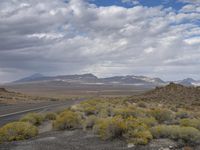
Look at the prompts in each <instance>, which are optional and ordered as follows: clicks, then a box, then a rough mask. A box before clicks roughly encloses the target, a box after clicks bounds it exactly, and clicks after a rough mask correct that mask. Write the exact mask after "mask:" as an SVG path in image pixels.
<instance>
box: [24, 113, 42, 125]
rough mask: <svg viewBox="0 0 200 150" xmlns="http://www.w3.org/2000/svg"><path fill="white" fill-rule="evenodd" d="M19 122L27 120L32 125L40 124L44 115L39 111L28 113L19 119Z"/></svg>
mask: <svg viewBox="0 0 200 150" xmlns="http://www.w3.org/2000/svg"><path fill="white" fill-rule="evenodd" d="M20 121H21V122H29V123H31V124H33V125H40V124H41V123H42V122H43V121H44V116H43V115H42V114H39V113H29V114H27V115H25V116H24V117H22V118H21V119H20Z"/></svg>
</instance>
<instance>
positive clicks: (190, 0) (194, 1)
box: [178, 0, 200, 4]
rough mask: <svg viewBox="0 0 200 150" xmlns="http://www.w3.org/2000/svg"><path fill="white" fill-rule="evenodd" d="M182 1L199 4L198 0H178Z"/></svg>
mask: <svg viewBox="0 0 200 150" xmlns="http://www.w3.org/2000/svg"><path fill="white" fill-rule="evenodd" d="M178 1H180V2H183V3H192V4H200V1H199V0H178Z"/></svg>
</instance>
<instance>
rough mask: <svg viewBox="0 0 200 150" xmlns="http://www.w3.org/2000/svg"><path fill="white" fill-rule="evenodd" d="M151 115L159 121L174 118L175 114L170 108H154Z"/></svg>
mask: <svg viewBox="0 0 200 150" xmlns="http://www.w3.org/2000/svg"><path fill="white" fill-rule="evenodd" d="M150 115H151V116H152V117H154V118H155V119H156V120H157V121H158V122H159V123H163V122H169V121H172V120H173V119H174V114H173V113H172V112H171V111H170V110H166V109H152V110H151V111H150Z"/></svg>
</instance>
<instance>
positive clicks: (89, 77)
mask: <svg viewBox="0 0 200 150" xmlns="http://www.w3.org/2000/svg"><path fill="white" fill-rule="evenodd" d="M37 82H40V83H41V82H63V83H75V84H96V85H98V84H99V85H133V86H145V87H146V86H148V87H155V86H164V85H167V84H169V83H170V82H171V81H170V82H165V81H163V80H162V79H160V78H151V77H146V76H135V75H127V76H113V77H107V78H98V77H96V76H95V75H93V74H81V75H60V76H44V75H42V74H38V73H37V74H33V75H31V76H29V77H25V78H22V79H20V80H17V81H14V82H12V83H11V84H25V83H37ZM173 82H174V83H177V84H181V85H184V86H200V81H196V80H194V79H191V78H187V79H184V80H180V81H173Z"/></svg>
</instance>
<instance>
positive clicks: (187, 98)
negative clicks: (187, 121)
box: [131, 82, 200, 106]
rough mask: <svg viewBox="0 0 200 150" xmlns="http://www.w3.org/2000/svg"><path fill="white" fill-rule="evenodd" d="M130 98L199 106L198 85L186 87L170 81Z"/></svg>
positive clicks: (199, 93) (199, 91)
mask: <svg viewBox="0 0 200 150" xmlns="http://www.w3.org/2000/svg"><path fill="white" fill-rule="evenodd" d="M131 99H132V100H136V101H139V100H143V101H148V102H156V103H162V104H166V105H167V104H177V105H179V106H181V105H188V106H192V105H198V106H200V87H192V86H190V87H188V86H183V85H181V84H176V83H173V82H171V83H170V84H168V85H166V86H163V87H156V88H155V89H153V90H150V91H148V92H146V93H145V94H141V95H139V96H136V97H132V98H131Z"/></svg>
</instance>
